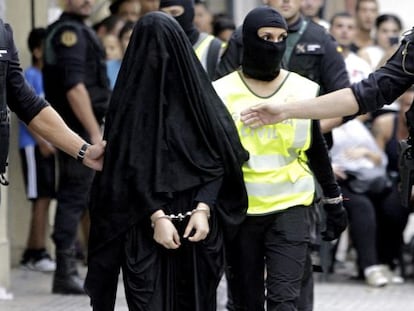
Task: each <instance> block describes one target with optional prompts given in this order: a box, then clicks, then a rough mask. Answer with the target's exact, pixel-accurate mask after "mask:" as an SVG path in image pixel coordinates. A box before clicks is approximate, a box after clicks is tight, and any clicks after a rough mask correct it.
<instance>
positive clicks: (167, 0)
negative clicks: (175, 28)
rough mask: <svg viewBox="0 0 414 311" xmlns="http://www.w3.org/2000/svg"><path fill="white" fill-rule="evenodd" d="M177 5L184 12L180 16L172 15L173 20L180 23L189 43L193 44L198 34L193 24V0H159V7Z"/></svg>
mask: <svg viewBox="0 0 414 311" xmlns="http://www.w3.org/2000/svg"><path fill="white" fill-rule="evenodd" d="M173 5H179V6H182V7H183V8H184V13H183V14H181V15H180V16H174V18H175V20H176V21H177V22H178V23H179V24H180V25H181V27H182V28H183V30H184V32H185V33H186V35H187V37H188V38H189V39H190V42H191V44H193V45H194V44H195V43H196V42H197V40H198V36H199V35H200V33H199V31H198V30H197V28H196V27H195V26H194V23H193V21H194V14H195V13H194V2H193V0H161V1H160V9H162V8H165V7H169V6H173Z"/></svg>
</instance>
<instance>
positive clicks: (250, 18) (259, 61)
mask: <svg viewBox="0 0 414 311" xmlns="http://www.w3.org/2000/svg"><path fill="white" fill-rule="evenodd" d="M261 27H276V28H283V29H286V30H287V24H286V21H285V19H284V18H283V17H282V15H280V14H279V13H278V12H277V11H276V10H274V9H272V8H270V7H258V8H256V9H253V10H252V11H250V12H249V14H247V16H246V18H245V19H244V23H243V60H242V70H243V73H245V74H246V75H248V76H249V77H251V78H253V79H257V80H263V81H271V80H273V79H274V78H276V77H277V76H278V74H279V72H280V65H281V61H282V57H283V54H284V53H285V50H286V41H285V40H283V41H281V42H270V41H265V40H263V39H261V38H259V36H258V34H257V31H258V30H259V29H260V28H261Z"/></svg>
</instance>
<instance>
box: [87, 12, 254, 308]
mask: <svg viewBox="0 0 414 311" xmlns="http://www.w3.org/2000/svg"><path fill="white" fill-rule="evenodd" d="M104 138H105V139H106V140H107V146H106V151H105V160H104V166H103V171H102V172H99V173H97V175H96V178H95V181H94V184H93V189H92V193H91V204H90V217H91V231H90V240H89V269H88V276H87V281H86V290H87V292H88V294H89V295H90V296H91V301H92V304H93V306H94V310H112V308H113V302H114V299H115V294H114V292H115V291H116V280H117V277H118V273H119V268H120V266H122V268H123V273H124V283H125V287H126V291H127V300H128V303H129V307H130V309H133V310H162V311H170V310H171V311H173V310H176V311H178V310H179V311H184V310H192V311H193V310H215V309H212V308H211V307H212V306H213V302H212V301H210V302H209V298H211V297H212V295H214V294H215V286H216V285H217V282H218V279H219V278H220V275H221V273H222V271H223V262H222V261H223V255H222V254H223V247H222V245H223V236H222V233H224V239H225V240H227V241H228V240H231V237H232V236H233V235H234V233H235V231H236V230H237V226H238V224H240V223H241V221H242V220H243V219H244V216H245V212H246V210H247V195H246V190H245V187H244V183H243V176H242V171H241V165H242V164H243V162H244V161H246V160H247V157H248V154H247V152H246V151H245V150H244V149H243V147H242V145H241V143H240V141H239V138H238V134H237V130H236V128H235V126H234V123H233V121H232V119H231V116H230V115H229V113H228V111H227V110H226V108H225V106H224V105H223V103H222V102H221V100H220V99H219V97H218V96H217V94H216V93H215V91H214V89H213V87H212V85H211V84H210V81H209V79H208V77H207V75H206V73H205V72H204V70H203V68H202V66H201V64H200V63H199V61H198V59H197V57H196V55H195V54H194V52H193V49H192V47H191V44H190V42H189V41H188V39H187V38H186V35H185V33H184V32H183V31H182V29H181V28H180V26H179V25H178V23H177V22H175V21H174V20H173V19H172V18H171V17H169V16H167V15H166V14H164V13H161V12H153V13H149V14H147V15H145V16H144V17H143V18H141V19H140V20H139V21H138V23H137V25H136V26H135V29H134V31H133V34H132V37H131V41H130V44H129V47H128V49H127V51H126V55H125V57H124V60H123V63H122V66H121V70H120V73H119V76H118V79H117V82H116V84H115V88H114V92H113V95H112V98H111V102H110V107H109V111H108V114H107V116H106V124H105V133H104ZM217 182H221V187H220V188H219V190H218V193H217V195H214V194H213V195H212V197H211V198H207V199H208V200H211V202H209V203H210V204H212V206H211V210H212V217H211V218H210V229H211V232H210V234H209V236H208V237H207V239H206V240H205V241H202V242H199V243H190V242H186V241H184V242H183V245H182V246H181V247H180V249H179V250H177V251H170V250H168V251H167V250H165V249H163V248H162V246H160V245H158V244H157V243H156V242H155V241H154V240H153V238H152V235H153V230H152V228H151V226H150V216H151V214H152V213H153V212H155V211H157V210H159V209H164V210H165V211H166V212H172V213H178V212H180V211H183V212H185V211H188V210H191V209H192V208H194V206H195V204H196V202H195V200H196V197H197V195H199V193H200V191H203V189H204V188H205V187H206V186H207V187H208V185H211V184H214V183H217ZM207 192H208V191H207ZM215 196H216V197H215ZM184 226H185V222H183V223H176V227H177V228H178V230H179V232H180V233H182V230H183V227H184ZM183 275H184V276H185V277H186V279H181V277H182V276H183ZM177 276H178V277H177ZM190 279H191V281H189V280H190ZM130 280H131V282H130ZM181 286H183V288H184V291H180V288H181ZM188 288H192V290H191V292H189V291H188ZM200 290H203V292H201V293H200V292H199V291H200ZM200 298H202V299H200ZM213 298H214V297H213ZM210 300H211V299H210Z"/></svg>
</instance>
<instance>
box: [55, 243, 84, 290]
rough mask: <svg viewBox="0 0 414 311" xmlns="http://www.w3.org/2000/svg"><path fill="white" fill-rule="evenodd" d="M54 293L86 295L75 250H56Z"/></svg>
mask: <svg viewBox="0 0 414 311" xmlns="http://www.w3.org/2000/svg"><path fill="white" fill-rule="evenodd" d="M52 293H53V294H63V295H85V290H84V289H83V280H82V279H81V278H80V276H79V273H78V270H77V268H76V257H75V250H74V249H68V250H57V251H56V271H55V274H54V275H53V287H52Z"/></svg>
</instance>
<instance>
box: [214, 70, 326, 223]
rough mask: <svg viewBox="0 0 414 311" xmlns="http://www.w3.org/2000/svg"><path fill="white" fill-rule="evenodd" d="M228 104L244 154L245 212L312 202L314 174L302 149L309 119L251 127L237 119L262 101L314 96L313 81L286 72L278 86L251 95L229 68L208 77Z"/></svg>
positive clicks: (265, 211) (308, 140)
mask: <svg viewBox="0 0 414 311" xmlns="http://www.w3.org/2000/svg"><path fill="white" fill-rule="evenodd" d="M214 86H215V88H216V91H217V93H218V94H219V96H220V97H221V98H222V100H223V101H224V103H225V104H226V106H227V108H228V109H229V111H230V113H231V115H232V116H233V119H234V120H235V123H236V127H237V129H238V132H239V136H240V140H241V142H242V143H243V146H244V147H245V148H246V149H247V150H248V151H249V153H250V159H249V161H248V162H247V163H245V165H244V166H243V173H244V180H245V183H246V188H247V193H248V196H249V208H248V211H247V213H248V214H250V215H262V214H269V213H273V212H276V211H279V210H284V209H287V208H289V207H292V206H296V205H305V206H306V205H310V204H311V203H312V202H313V198H314V192H315V184H314V177H313V174H312V173H311V171H310V169H309V167H308V165H307V157H306V154H305V151H306V150H307V149H308V148H309V146H310V143H311V122H312V121H311V120H299V119H289V120H286V121H283V122H281V123H278V124H274V125H269V126H263V127H261V128H257V129H251V128H249V127H247V126H245V125H243V123H241V121H240V118H239V115H240V111H242V110H244V109H245V108H247V107H250V106H252V105H255V104H258V103H260V102H264V101H271V102H276V103H277V102H285V101H292V100H299V99H305V98H312V97H315V96H316V95H317V93H318V90H319V86H318V85H317V84H316V83H314V82H312V81H310V80H308V79H305V78H303V77H301V76H299V75H297V74H294V73H290V74H289V75H288V76H287V78H286V79H285V81H284V82H283V83H282V85H281V86H280V87H279V89H278V90H277V91H276V92H275V93H274V94H272V95H271V96H269V97H268V98H262V97H259V96H256V95H255V94H253V93H252V92H251V91H250V90H249V89H248V87H247V86H246V85H245V84H244V82H243V80H242V79H241V77H240V75H239V73H237V72H235V73H232V74H230V75H228V76H225V77H223V78H222V79H220V80H218V81H216V82H214Z"/></svg>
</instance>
